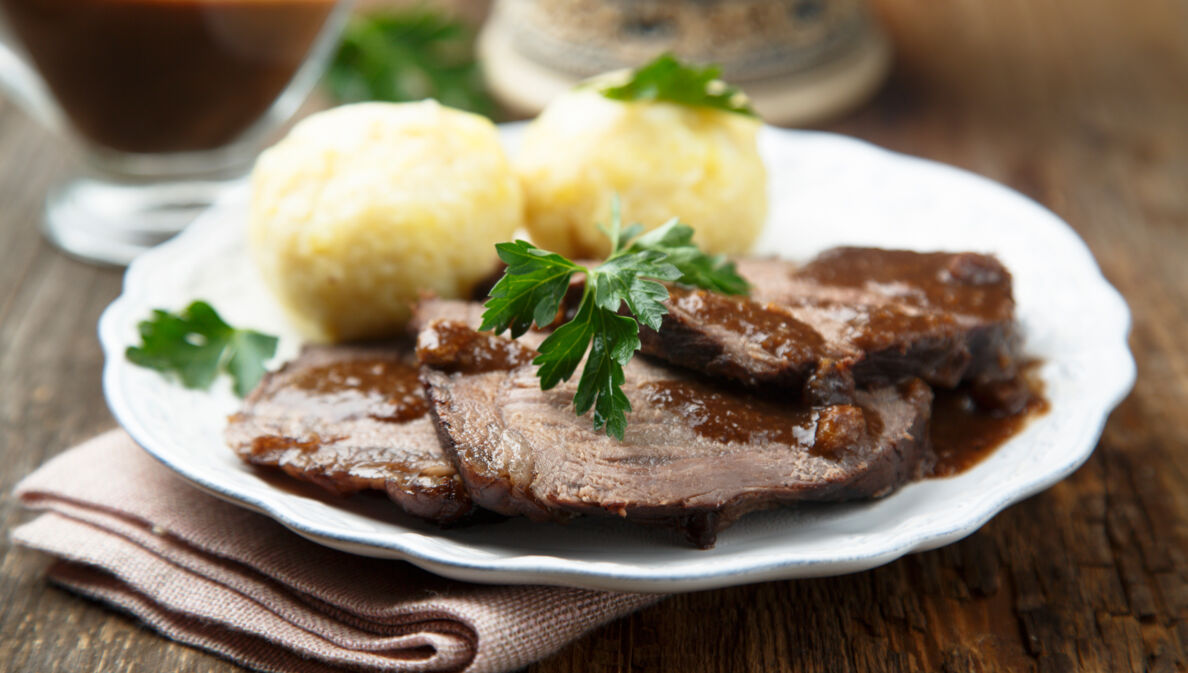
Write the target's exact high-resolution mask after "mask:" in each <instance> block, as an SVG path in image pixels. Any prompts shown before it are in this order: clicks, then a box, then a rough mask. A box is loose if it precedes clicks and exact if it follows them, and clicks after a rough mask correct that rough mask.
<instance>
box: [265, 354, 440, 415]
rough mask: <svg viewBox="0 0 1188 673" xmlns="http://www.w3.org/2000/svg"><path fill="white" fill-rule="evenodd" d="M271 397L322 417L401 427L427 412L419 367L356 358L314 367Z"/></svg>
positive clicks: (382, 359) (386, 360)
mask: <svg viewBox="0 0 1188 673" xmlns="http://www.w3.org/2000/svg"><path fill="white" fill-rule="evenodd" d="M274 398H275V399H277V400H278V401H280V400H281V399H283V401H284V403H285V404H288V405H291V406H293V407H294V408H298V409H308V410H309V411H310V413H316V414H317V415H319V416H322V417H332V418H340V419H345V418H361V417H371V418H374V419H376V420H381V421H389V422H392V423H403V422H406V421H411V420H414V419H417V418H420V417H421V416H424V415H425V413H427V412H428V411H429V402H428V400H426V399H425V391H424V390H423V389H422V388H421V382H420V381H419V380H418V378H417V368H416V367H415V366H413V365H411V364H407V363H405V362H401V361H399V360H393V359H390V358H374V359H369V358H365V359H359V360H349V361H343V362H337V363H335V364H332V365H327V366H324V367H314V368H311V369H309V370H307V371H304V372H302V373H301V375H300V376H296V377H294V378H293V380H292V382H291V385H288V386H285V387H284V388H281V389H279V390H277V391H276V393H275V395H274Z"/></svg>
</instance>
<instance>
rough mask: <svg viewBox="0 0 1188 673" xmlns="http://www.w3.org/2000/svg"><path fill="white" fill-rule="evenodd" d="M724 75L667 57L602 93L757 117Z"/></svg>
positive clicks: (615, 96) (617, 97) (630, 99)
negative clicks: (726, 80)
mask: <svg viewBox="0 0 1188 673" xmlns="http://www.w3.org/2000/svg"><path fill="white" fill-rule="evenodd" d="M721 74H722V70H721V69H720V68H718V67H717V66H712V65H711V66H706V67H704V68H697V67H695V66H691V65H686V64H684V63H681V62H680V61H678V60H677V59H676V57H674V56H673V55H672V54H667V53H666V54H661V55H660V56H659V57H657V58H656V59H655V60H654V61H652V62H651V63H648V64H647V65H644V66H642V67H640V68H639V69H637V70H635V71H633V72H632V73H631V78H630V79H629V80H627V81H626V82H625V83H623V84H620V85H617V86H610V87H605V88H603V89H602V90H601V92H602V95H603V96H606V97H607V98H612V99H614V100H626V101H638V100H643V101H664V102H667V103H678V104H680V105H689V106H693V107H708V108H714V109H716V110H725V111H726V112H734V113H736V114H741V115H747V116H748V117H757V116H758V115H756V114H755V111H754V110H753V109H751V103H750V101H749V100H748V99H747V97H746V95H745V94H743V92H741V91H739V90H738V89H736V88H734V87H732V86H729V85H728V84H726V83H725V82H723V81H722V80H721V79H719V76H720V75H721Z"/></svg>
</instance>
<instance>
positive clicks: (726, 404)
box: [644, 381, 816, 446]
mask: <svg viewBox="0 0 1188 673" xmlns="http://www.w3.org/2000/svg"><path fill="white" fill-rule="evenodd" d="M644 390H645V394H646V399H647V401H648V403H649V404H652V405H653V406H657V407H660V408H662V409H665V410H667V411H671V412H673V413H674V414H676V415H677V416H678V417H679V418H680V419H681V420H682V421H684V422H685V423H686V424H687V425H688V426H689V427H690V428H692V429H693V431H694V432H696V433H697V434H698V435H701V436H702V437H705V438H707V439H711V440H714V441H716V442H723V443H728V442H733V443H745V442H749V441H752V440H756V441H759V440H767V441H774V442H780V443H784V444H789V445H793V446H807V445H811V444H812V443H813V438H814V435H815V433H816V419H814V418H813V415H812V413H811V410H810V409H809V408H807V407H804V406H802V405H795V404H781V403H779V402H774V401H769V400H763V399H760V398H758V397H755V396H753V395H747V394H742V393H731V392H724V391H722V390H719V389H718V388H716V387H713V386H710V385H707V384H704V383H701V382H697V381H656V382H652V383H648V384H646V385H645V386H644Z"/></svg>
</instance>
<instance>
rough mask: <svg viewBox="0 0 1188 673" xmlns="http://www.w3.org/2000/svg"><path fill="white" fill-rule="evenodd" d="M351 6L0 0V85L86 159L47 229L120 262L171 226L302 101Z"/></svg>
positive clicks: (230, 0) (240, 0) (342, 2)
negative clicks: (76, 148) (72, 145)
mask: <svg viewBox="0 0 1188 673" xmlns="http://www.w3.org/2000/svg"><path fill="white" fill-rule="evenodd" d="M350 4H351V0H0V88H2V89H3V90H4V92H5V93H7V94H8V96H9V97H10V98H12V99H13V100H14V101H16V102H17V103H18V104H20V105H21V106H22V107H23V108H25V110H26V111H27V112H28V113H29V114H30V115H31V116H32V117H34V118H35V119H37V120H39V121H41V122H43V123H44V124H46V125H47V126H49V127H50V128H51V129H53V130H54V131H56V132H57V133H58V134H59V135H60V136H62V137H64V138H65V139H67V140H68V141H69V142H71V143H72V144H74V145H75V146H76V147H78V149H79V150H80V151H79V154H80V155H81V156H82V157H83V160H84V161H83V166H82V167H81V168H80V169H79V171H78V173H77V174H76V175H73V176H70V177H68V178H67V179H65V180H64V181H63V182H61V183H60V184H58V185H56V186H54V187H53V188H52V189H51V190H50V192H49V194H48V196H47V198H46V208H45V215H44V219H43V223H42V224H43V230H44V232H45V233H46V235H47V237H48V238H49V239H50V240H51V241H53V242H54V243H55V244H57V245H58V246H59V247H60V248H62V249H63V250H65V251H66V252H68V253H70V254H72V255H75V256H77V257H81V258H84V259H87V260H91V261H99V262H106V263H111V264H127V263H128V262H129V261H131V259H132V258H133V257H135V256H136V254H138V253H139V252H141V251H143V250H145V249H147V248H149V247H151V246H153V245H156V244H157V243H160V242H161V241H164V240H165V239H167V238H169V237H171V236H173V235H174V234H176V233H177V232H178V231H180V230H181V229H182V228H183V227H185V225H186V224H188V223H189V222H190V221H191V220H192V219H193V218H194V216H195V215H196V214H197V213H198V212H200V211H201V210H202V209H204V208H206V207H207V206H208V205H209V204H210V203H211V202H212V201H213V200H214V198H216V196H217V195H218V193H219V192H220V190H221V189H222V188H223V187H224V186H225V185H226V184H227V183H228V181H230V180H234V179H236V178H238V177H241V176H242V175H243V174H244V173H246V171H247V170H248V168H250V165H251V162H252V161H253V159H254V158H255V155H256V153H257V152H258V151H259V149H260V147H261V145H262V143H263V142H264V141H265V140H266V139H267V137H268V135H269V134H270V133H271V132H274V131H275V130H276V129H277V128H278V127H279V126H280V125H281V124H283V123H284V122H285V121H286V120H288V118H289V117H290V116H291V115H292V114H293V113H294V112H295V111H296V110H297V108H298V107H299V106H300V104H301V103H302V101H303V100H304V99H305V97H306V96H307V95H308V93H309V91H310V89H311V88H312V87H313V85H314V84H315V83H316V81H317V80H318V78H319V77H320V76H321V73H322V71H323V69H324V67H325V65H326V62H327V61H328V59H329V57H330V55H331V54H332V52H333V50H334V46H335V44H336V42H337V39H338V36H339V33H340V32H341V30H342V27H343V24H344V23H345V19H346V17H347V14H348V12H349V9H350ZM2 153H3V150H2V149H0V154H2Z"/></svg>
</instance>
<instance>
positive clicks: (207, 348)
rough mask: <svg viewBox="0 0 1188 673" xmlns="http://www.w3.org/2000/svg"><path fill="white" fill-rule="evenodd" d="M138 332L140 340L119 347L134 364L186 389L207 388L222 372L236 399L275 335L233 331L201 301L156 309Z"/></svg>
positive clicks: (256, 377)
mask: <svg viewBox="0 0 1188 673" xmlns="http://www.w3.org/2000/svg"><path fill="white" fill-rule="evenodd" d="M139 330H140V340H141V344H140V345H139V346H129V347H128V349H127V350H126V351H124V355H125V357H127V358H128V359H129V360H131V361H132V362H133V363H135V364H138V365H140V366H141V367H148V368H150V369H155V370H157V371H159V372H161V373H163V374H166V375H173V376H176V377H177V378H178V379H180V380H181V382H182V385H184V386H186V387H187V388H201V389H205V388H209V387H210V384H211V383H212V382H213V381H214V379H215V377H216V376H217V375H218V373H219V372H220V371H223V372H226V373H227V374H229V375H230V376H231V378H232V379H233V380H234V383H235V394H236V395H239V396H240V397H243V396H244V395H247V394H248V393H249V392H251V390H252V388H255V387H256V384H257V383H259V382H260V378H261V377H262V376H264V372H265V369H264V363H265V362H266V361H267V360H268V358H270V357H272V356H273V354H275V353H276V343H277V340H276V337H274V336H269V335H267V334H261V333H260V332H255V331H252V330H245V329H236V328H234V327H232V326H230V325H228V324H227V323H226V322H224V321H223V319H222V318H221V317H219V314H218V313H217V312H215V310H214V309H213V308H212V307H211V305H210V304H208V303H206V302H204V301H196V302H193V303H192V304H190V305H189V306H188V307H186V309H185V310H184V311H182V312H180V313H170V312H168V311H163V310H161V309H156V310H154V311H153V317H152V319H151V320H145V321H143V322H141V323H140V325H139Z"/></svg>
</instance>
